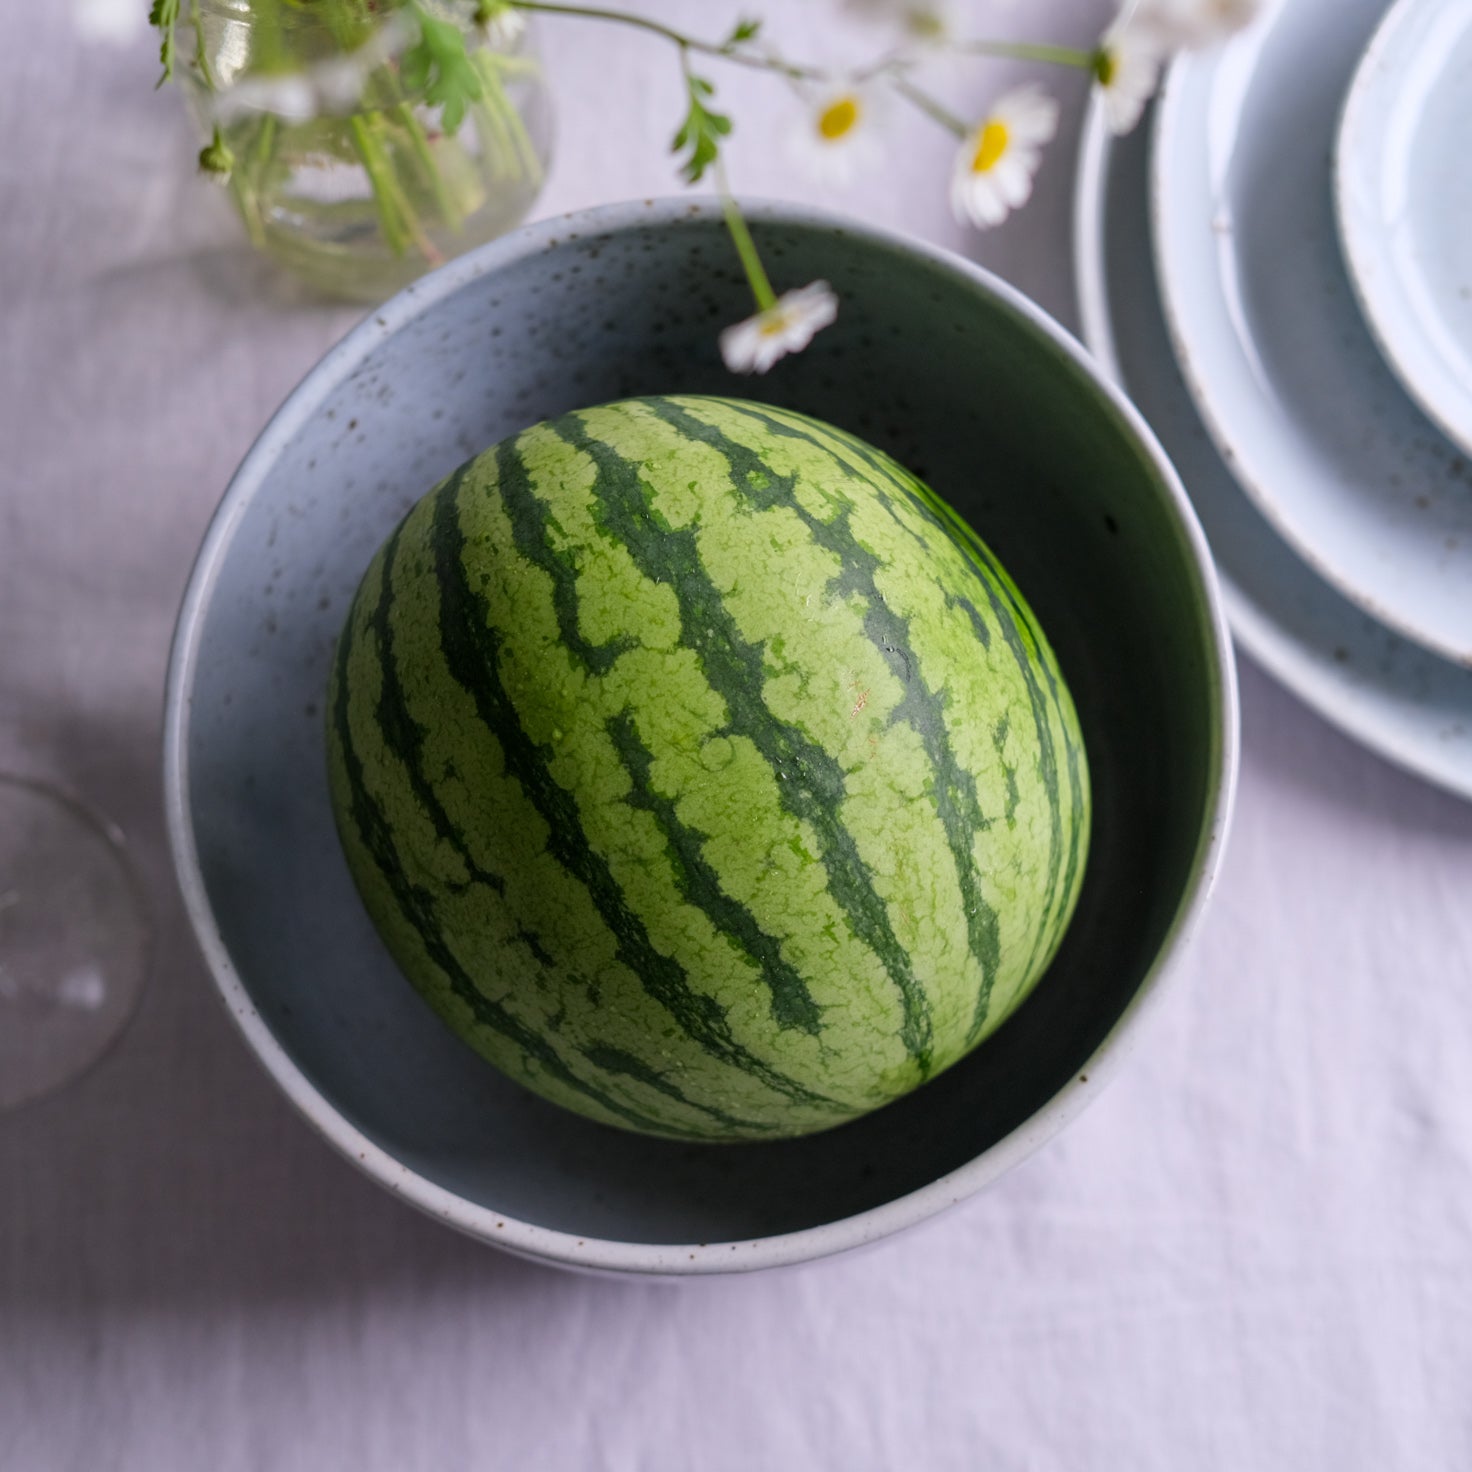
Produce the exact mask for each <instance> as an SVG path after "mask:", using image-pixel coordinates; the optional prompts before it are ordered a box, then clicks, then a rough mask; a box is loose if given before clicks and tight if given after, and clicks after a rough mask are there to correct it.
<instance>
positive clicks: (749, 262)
mask: <svg viewBox="0 0 1472 1472" xmlns="http://www.w3.org/2000/svg"><path fill="white" fill-rule="evenodd" d="M715 172H716V187H717V189H719V191H720V195H721V209H722V210H723V211H724V213H725V216H726V229H727V230H729V231H730V232H731V241H732V244H734V245H735V247H736V254H737V255H738V256H740V257H741V269H742V270H743V271H745V272H746V279H747V280H748V281H749V282H750V283H751V294H752V296H754V297H755V298H756V305H757V310H758V311H761V312H769V311H771V309H772V308H773V307H775V306H776V305H777V293H776V292H775V291H773V290H772V282H771V278H770V277H769V276H768V275H767V270H766V267H765V266H763V265H762V258H761V256H760V255H758V253H757V248H756V242H755V241H754V240H753V239H752V238H751V231H750V230H749V229H748V228H747V225H746V220H745V218H744V217H743V216H742V213H741V210H740V208H739V207H738V205H737V203H736V200H735V198H734V197H733V196H732V194H731V186H730V185H729V184H728V183H727V182H726V170H725V168H724V167H723V166H722V165H721V164H720V163H719V162H718V163H717V164H716V169H715Z"/></svg>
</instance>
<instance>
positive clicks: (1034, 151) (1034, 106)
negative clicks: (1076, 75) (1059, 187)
mask: <svg viewBox="0 0 1472 1472" xmlns="http://www.w3.org/2000/svg"><path fill="white" fill-rule="evenodd" d="M1057 131H1058V104H1057V103H1056V102H1055V101H1054V100H1053V99H1052V98H1051V97H1049V96H1048V94H1047V93H1046V92H1044V91H1043V89H1042V88H1041V87H1039V86H1037V85H1036V83H1032V82H1029V83H1027V84H1026V85H1024V86H1021V87H1016V88H1014V89H1013V90H1012V91H1010V92H1008V93H1006V94H1004V95H1003V96H1002V97H999V98H998V99H997V101H996V103H995V104H994V105H993V107H992V109H991V111H990V112H989V113H987V115H986V116H985V117H984V118H983V119H982V120H981V122H979V123H978V124H977V125H976V126H975V127H974V128H973V129H972V130H971V131H970V132H969V133H968V134H967V135H966V137H965V138H964V139H963V140H962V143H961V146H960V148H959V149H958V150H957V151H956V162H955V166H954V168H953V169H952V171H951V209H952V210H953V211H954V212H955V216H956V218H957V219H958V220H960V221H961V222H962V223H963V224H964V223H966V222H967V221H970V223H971V224H973V225H975V226H976V227H977V228H978V229H980V230H985V229H987V228H989V227H990V226H992V225H1000V224H1001V223H1002V221H1003V220H1005V219H1006V218H1007V216H1008V215H1009V214H1011V213H1012V211H1013V210H1015V209H1019V208H1020V207H1021V206H1022V205H1024V204H1026V203H1027V201H1028V198H1029V196H1030V195H1031V194H1032V181H1033V176H1034V175H1035V174H1036V173H1037V171H1038V166H1039V165H1040V164H1041V163H1042V161H1043V145H1044V144H1045V143H1049V142H1051V141H1052V139H1053V136H1054V134H1056V133H1057Z"/></svg>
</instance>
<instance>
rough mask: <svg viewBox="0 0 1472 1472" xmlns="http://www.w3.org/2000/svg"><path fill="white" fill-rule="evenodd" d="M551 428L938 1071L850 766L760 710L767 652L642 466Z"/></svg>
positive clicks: (909, 1041)
mask: <svg viewBox="0 0 1472 1472" xmlns="http://www.w3.org/2000/svg"><path fill="white" fill-rule="evenodd" d="M649 404H650V407H651V408H653V409H654V411H655V412H656V413H660V412H662V411H665V410H667V409H668V408H672V407H674V406H672V405H670V404H669V402H668V401H667V400H651V401H649ZM551 427H552V428H553V429H555V430H556V432H557V433H558V434H560V435H561V436H562V437H563V438H564V439H565V440H566V441H567V442H568V444H570V445H572V446H574V447H575V448H576V449H579V450H581V451H583V453H584V454H586V455H588V456H589V457H590V458H591V459H592V461H593V463H594V464H595V465H596V466H597V467H598V484H597V488H596V495H597V505H598V510H597V513H596V517H597V520H598V523H599V525H600V526H602V527H603V528H605V529H606V530H607V531H609V532H611V533H612V534H613V535H614V536H616V537H617V538H618V539H619V541H620V542H622V543H623V545H624V546H625V547H627V548H628V550H629V552H630V553H631V554H632V556H633V558H634V562H635V564H636V565H637V566H638V568H639V570H640V572H642V573H643V574H644V575H645V577H647V578H648V579H649V580H650V581H651V582H655V583H663V584H665V585H666V586H668V587H671V588H673V589H674V592H675V597H676V598H677V599H678V600H679V605H680V625H681V642H682V643H683V644H684V645H685V647H686V648H688V649H693V650H694V651H695V653H696V655H697V656H698V657H699V660H700V666H701V669H702V670H703V671H704V674H705V677H706V679H707V680H708V681H709V682H710V686H711V689H713V690H715V691H716V692H717V693H718V694H719V695H720V696H721V698H722V699H723V700H724V701H725V702H726V707H727V710H728V712H729V715H728V721H729V730H730V732H731V733H732V734H733V735H738V736H744V737H746V738H747V739H748V740H749V741H751V742H752V744H753V745H754V746H755V747H756V749H757V750H758V751H759V752H761V754H762V756H763V757H764V758H765V759H766V762H767V764H768V765H769V766H770V767H771V769H772V770H773V772H776V773H780V774H781V775H782V786H781V790H782V801H783V805H784V806H785V807H786V808H787V809H788V811H789V812H791V813H792V814H793V815H794V816H796V817H798V818H801V819H802V820H803V821H804V822H807V823H810V824H811V825H812V826H813V828H814V829H815V830H816V831H817V833H818V835H819V841H820V843H821V844H822V850H823V852H822V859H823V863H824V865H825V867H826V868H827V871H828V889H829V892H830V893H831V894H832V895H833V897H834V899H836V900H837V901H838V903H839V904H840V905H841V906H842V908H843V912H844V914H845V915H846V916H847V917H848V923H849V925H850V926H851V927H852V929H853V932H854V934H855V935H856V936H858V937H859V938H860V939H861V940H862V941H863V942H864V943H865V944H866V945H867V946H868V947H869V948H870V949H871V950H872V951H873V952H874V954H875V955H877V956H878V957H880V959H881V960H882V961H883V963H884V968H885V970H886V971H887V972H888V973H889V976H890V978H891V980H892V981H893V982H894V984H895V986H896V987H897V988H898V989H899V993H900V996H901V998H902V999H903V1003H904V1009H905V1021H904V1027H903V1028H902V1030H901V1033H900V1037H901V1039H902V1040H903V1042H904V1045H905V1048H906V1050H907V1051H908V1052H909V1054H910V1056H911V1057H912V1058H914V1059H915V1062H916V1064H917V1065H918V1067H919V1069H920V1074H921V1077H922V1078H923V1077H924V1076H925V1075H926V1074H928V1073H929V1072H930V1068H931V1058H932V1043H931V1027H930V1009H929V1006H928V1005H927V1003H926V999H925V992H924V989H923V988H922V987H921V986H920V984H919V982H918V981H917V980H916V979H915V976H914V974H913V972H912V971H911V969H910V958H909V956H908V955H907V954H906V952H905V948H904V947H903V946H902V945H901V944H900V942H899V939H898V938H897V937H896V935H895V933H894V928H893V926H892V925H891V923H890V918H889V910H888V907H887V906H886V905H885V903H884V901H883V900H882V899H880V897H879V896H878V895H877V894H876V893H875V892H874V887H873V884H872V882H871V880H870V876H869V871H868V869H867V867H866V866H865V864H864V861H863V859H861V858H860V857H859V853H858V850H857V848H856V847H855V845H854V841H853V836H852V835H851V834H850V833H849V832H848V831H847V830H846V829H845V828H844V827H843V825H842V823H841V822H840V821H839V817H838V808H839V805H840V804H841V803H842V801H843V797H844V777H843V769H842V768H841V767H840V766H839V764H838V763H837V762H836V761H835V760H834V758H833V757H832V756H831V755H830V754H829V753H828V752H827V751H825V750H824V749H823V747H821V746H819V745H818V744H817V743H816V742H813V741H810V740H808V738H807V737H806V736H805V735H804V734H803V732H802V731H801V730H799V729H798V728H797V727H796V726H794V725H792V724H790V723H788V722H785V721H779V720H777V719H776V718H775V717H774V716H773V715H772V713H771V711H769V710H768V709H767V707H766V706H765V705H763V704H762V699H761V690H762V681H763V665H762V651H761V649H760V648H758V647H756V646H754V645H752V644H750V643H748V642H747V640H745V639H744V638H742V636H741V632H740V630H739V629H738V628H737V627H736V625H735V623H734V621H733V620H732V618H731V615H730V614H729V613H728V612H727V610H726V608H725V606H724V602H723V599H722V597H721V594H720V592H719V591H718V590H717V589H716V587H715V585H714V584H713V583H712V582H711V580H710V577H709V575H708V574H707V573H706V571H705V568H704V567H703V566H702V565H701V562H700V557H699V553H698V551H697V546H696V538H695V534H694V532H692V531H689V530H684V529H682V530H680V531H675V530H673V529H671V528H670V527H669V526H668V525H664V524H662V518H660V516H659V513H658V510H657V509H656V508H654V507H652V506H651V505H650V504H649V501H648V498H647V497H646V495H645V491H644V483H643V480H642V478H641V476H640V473H639V467H638V466H637V465H633V464H631V463H630V462H629V461H627V460H625V459H624V458H623V456H622V455H620V454H618V453H617V451H615V450H613V449H611V448H610V447H609V446H608V445H606V444H604V443H603V442H602V441H600V440H596V439H593V438H592V437H591V436H590V435H589V434H588V433H587V431H586V428H585V426H584V423H583V420H582V418H581V417H580V416H579V415H577V414H568V415H566V416H565V417H563V418H562V419H559V420H557V421H555V422H554V424H553V425H552V426H551ZM734 478H735V477H734V474H733V479H734ZM762 481H765V482H766V483H767V484H766V486H765V488H763V487H762V486H761V484H760V483H761V482H762ZM779 486H780V479H779V478H778V477H774V476H771V475H770V474H769V473H768V472H767V471H765V470H763V469H762V468H761V467H760V466H759V465H753V466H752V467H751V468H750V472H749V476H748V480H747V483H746V487H745V489H746V490H747V492H748V494H750V495H751V496H753V497H759V496H763V495H765V496H767V497H774V496H776V495H778V494H780V490H779Z"/></svg>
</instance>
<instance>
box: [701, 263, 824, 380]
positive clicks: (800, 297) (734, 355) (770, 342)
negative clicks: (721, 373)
mask: <svg viewBox="0 0 1472 1472" xmlns="http://www.w3.org/2000/svg"><path fill="white" fill-rule="evenodd" d="M837 316H838V298H837V297H836V296H835V295H834V294H833V288H832V287H830V286H829V285H828V283H827V282H826V281H813V282H810V283H809V284H808V285H807V286H802V287H799V288H798V289H797V290H795V291H785V292H783V293H782V295H781V296H779V297H778V298H777V300H776V302H775V303H774V304H773V305H772V306H770V307H768V308H767V309H766V310H765V311H764V312H758V313H757V314H756V315H755V316H754V317H748V318H747V319H746V320H745V321H744V322H738V323H736V324H735V326H733V327H728V328H727V329H726V330H725V331H724V332H723V333H722V334H721V357H722V358H724V359H725V362H726V367H727V368H729V369H730V370H731V372H732V373H765V372H766V371H767V369H768V368H770V367H771V366H772V364H773V363H775V362H776V361H777V360H778V359H779V358H783V357H786V355H787V354H788V353H800V352H801V351H802V350H803V349H804V348H805V347H806V346H807V345H808V344H809V343H810V342H811V341H812V340H813V338H814V337H815V336H816V335H817V334H818V333H819V332H821V331H822V330H823V328H825V327H827V326H828V324H829V323H830V322H832V321H833V319H834V318H835V317H837Z"/></svg>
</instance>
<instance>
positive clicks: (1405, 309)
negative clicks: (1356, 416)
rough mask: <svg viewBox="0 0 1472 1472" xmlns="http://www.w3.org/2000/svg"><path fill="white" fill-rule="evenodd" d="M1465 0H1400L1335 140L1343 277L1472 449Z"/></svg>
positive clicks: (1415, 384)
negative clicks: (1346, 268)
mask: <svg viewBox="0 0 1472 1472" xmlns="http://www.w3.org/2000/svg"><path fill="white" fill-rule="evenodd" d="M1469 121H1472V0H1398V3H1397V4H1396V5H1394V6H1392V7H1391V10H1390V13H1389V14H1388V15H1387V16H1386V17H1385V20H1384V22H1383V23H1382V24H1381V26H1380V29H1379V30H1378V31H1376V33H1375V38H1374V40H1373V41H1371V43H1370V46H1369V49H1368V50H1367V51H1366V52H1365V55H1364V58H1363V60H1362V61H1361V62H1360V65H1359V70H1358V71H1356V73H1355V78H1354V84H1353V86H1352V87H1351V88H1350V91H1349V97H1348V100H1347V101H1346V102H1345V106H1344V114H1343V117H1342V119H1341V121H1340V125H1339V139H1338V143H1337V144H1336V146H1335V150H1334V161H1335V170H1334V183H1335V188H1334V202H1335V207H1336V210H1337V213H1338V217H1339V236H1340V241H1341V243H1342V245H1343V247H1344V256H1345V260H1346V261H1347V262H1348V263H1349V274H1350V280H1351V281H1352V282H1353V284H1354V287H1355V293H1356V295H1357V296H1358V297H1359V301H1360V306H1361V308H1362V309H1363V311H1364V315H1365V320H1366V321H1367V322H1368V323H1369V325H1370V330H1371V331H1372V332H1373V333H1374V334H1375V337H1376V338H1377V339H1378V340H1379V343H1380V346H1381V348H1382V350H1383V351H1384V354H1385V357H1386V359H1387V361H1388V362H1389V363H1390V366H1391V367H1392V368H1393V369H1394V370H1395V371H1396V373H1397V374H1398V375H1399V376H1400V380H1401V382H1402V383H1403V384H1404V385H1405V387H1406V389H1407V390H1408V392H1409V393H1410V394H1411V396H1412V397H1413V398H1414V399H1415V400H1416V402H1417V403H1418V404H1420V405H1421V407H1422V408H1423V409H1424V410H1425V411H1426V412H1427V414H1429V415H1430V416H1431V418H1432V419H1434V420H1435V421H1436V422H1437V424H1439V425H1440V426H1441V428H1442V430H1443V431H1444V432H1445V433H1446V434H1447V435H1448V436H1449V437H1450V438H1451V439H1452V440H1454V441H1456V443H1457V444H1458V445H1459V446H1460V447H1461V448H1462V449H1463V450H1464V451H1467V452H1469V453H1472V145H1469V141H1468V140H1469Z"/></svg>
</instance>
